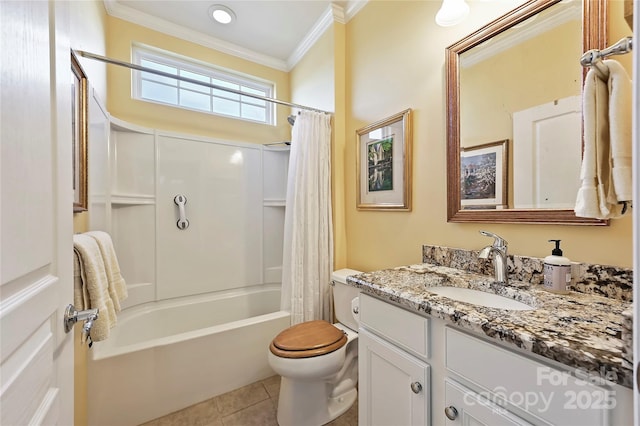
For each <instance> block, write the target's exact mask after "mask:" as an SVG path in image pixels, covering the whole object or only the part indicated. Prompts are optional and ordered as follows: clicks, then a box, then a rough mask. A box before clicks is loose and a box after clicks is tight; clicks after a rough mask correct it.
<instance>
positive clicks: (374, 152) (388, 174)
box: [356, 109, 411, 211]
mask: <svg viewBox="0 0 640 426" xmlns="http://www.w3.org/2000/svg"><path fill="white" fill-rule="evenodd" d="M356 135H357V144H358V153H357V156H356V170H357V181H358V190H357V208H358V210H392V211H410V210H411V109H407V110H404V111H402V112H400V113H398V114H395V115H393V116H391V117H389V118H386V119H384V120H380V121H377V122H375V123H373V124H370V125H368V126H366V127H363V128H362V129H358V130H357V131H356Z"/></svg>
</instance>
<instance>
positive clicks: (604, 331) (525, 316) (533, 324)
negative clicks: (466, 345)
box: [347, 264, 633, 388]
mask: <svg viewBox="0 0 640 426" xmlns="http://www.w3.org/2000/svg"><path fill="white" fill-rule="evenodd" d="M347 282H348V283H349V284H350V285H353V286H355V287H358V288H360V289H362V291H363V292H364V293H367V294H371V295H375V296H378V297H379V298H381V299H384V300H387V301H390V302H395V303H397V304H399V305H401V306H403V307H405V308H407V309H409V310H411V311H414V312H417V313H424V314H428V315H431V316H433V317H436V318H441V319H443V320H445V321H446V322H448V323H450V324H453V325H456V326H458V327H460V328H463V329H467V330H471V331H474V332H477V333H480V334H482V335H485V336H487V337H489V338H491V339H495V340H499V341H501V342H504V343H506V344H507V345H510V346H514V347H517V348H519V349H520V350H523V351H528V352H532V353H535V354H538V355H541V356H543V357H545V358H549V359H552V360H555V361H558V362H560V363H562V364H564V365H567V366H569V367H571V368H575V369H579V370H580V372H581V373H584V372H589V373H590V374H593V375H595V376H596V377H600V378H604V379H607V380H609V381H611V382H614V383H618V384H620V385H622V386H625V387H628V388H633V369H632V368H628V366H626V365H625V363H624V362H623V340H622V336H621V334H622V330H623V323H624V316H623V312H624V311H625V310H628V309H629V308H630V307H631V303H630V302H625V301H621V300H618V299H613V298H608V297H602V296H596V295H592V294H585V293H579V292H575V291H572V292H570V293H569V294H567V295H557V294H553V293H549V292H547V291H545V290H544V289H543V288H542V286H540V285H537V284H529V283H525V282H518V281H512V282H509V284H508V285H506V286H505V285H502V284H497V283H495V281H494V280H493V277H490V276H486V275H479V274H476V273H472V272H467V271H463V270H460V269H454V268H449V267H445V266H436V265H431V264H418V265H409V266H401V267H397V268H393V269H385V270H380V271H374V272H368V273H363V274H359V275H354V276H349V277H348V278H347ZM435 286H452V287H462V288H472V289H477V290H483V291H487V292H490V293H495V294H499V295H502V296H506V297H510V298H512V299H515V300H517V301H520V302H523V303H525V304H527V305H529V306H532V307H534V308H535V309H533V310H524V311H516V310H504V309H496V308H487V307H483V306H478V305H474V304H470V303H465V302H459V301H455V300H452V299H449V298H447V297H444V296H439V295H436V294H434V293H430V292H429V287H435Z"/></svg>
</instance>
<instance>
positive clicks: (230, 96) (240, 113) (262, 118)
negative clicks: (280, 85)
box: [133, 47, 274, 124]
mask: <svg viewBox="0 0 640 426" xmlns="http://www.w3.org/2000/svg"><path fill="white" fill-rule="evenodd" d="M133 60H134V62H135V63H136V64H137V65H140V66H143V67H145V68H150V69H154V70H158V71H162V72H165V73H169V74H173V75H179V76H181V77H185V78H188V79H190V80H195V81H201V82H203V83H206V84H210V85H214V86H219V87H225V88H229V89H233V90H236V91H238V92H240V93H232V92H227V91H225V90H221V89H214V88H211V87H207V86H202V85H199V84H195V83H191V82H186V81H181V80H177V79H175V78H170V77H164V76H160V75H157V74H152V73H150V72H144V71H135V72H134V79H133V81H134V84H133V97H134V99H140V100H144V101H149V102H157V103H161V104H165V105H173V106H176V107H179V108H185V109H190V110H194V111H201V112H208V113H211V114H218V115H224V116H227V117H235V118H239V119H243V120H249V121H255V122H259V123H266V124H274V119H273V116H274V114H273V104H272V103H271V102H267V101H264V100H260V99H256V98H253V97H250V96H245V95H242V93H246V94H251V95H258V96H262V97H267V98H271V97H273V84H272V83H267V82H264V81H262V80H259V79H257V78H253V79H252V78H251V77H247V76H245V75H240V74H235V73H233V72H231V71H221V70H219V69H216V68H213V67H208V66H206V65H202V64H200V63H197V62H196V61H195V60H194V61H189V60H188V59H184V58H181V57H180V58H178V57H176V56H171V54H169V53H159V52H157V51H152V50H147V49H144V48H140V47H134V49H133Z"/></svg>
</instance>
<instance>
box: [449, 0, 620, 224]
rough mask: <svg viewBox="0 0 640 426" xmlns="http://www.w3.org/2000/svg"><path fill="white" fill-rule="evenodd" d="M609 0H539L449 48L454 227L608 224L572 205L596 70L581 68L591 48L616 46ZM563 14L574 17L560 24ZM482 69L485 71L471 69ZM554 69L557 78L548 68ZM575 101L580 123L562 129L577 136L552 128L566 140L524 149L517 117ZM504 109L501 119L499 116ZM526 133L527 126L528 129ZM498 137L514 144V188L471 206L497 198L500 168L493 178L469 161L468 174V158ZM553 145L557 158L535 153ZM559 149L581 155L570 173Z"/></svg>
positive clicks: (510, 165)
mask: <svg viewBox="0 0 640 426" xmlns="http://www.w3.org/2000/svg"><path fill="white" fill-rule="evenodd" d="M606 2H607V0H573V1H566V0H565V1H561V0H530V1H528V2H526V3H524V4H523V5H521V6H519V7H517V8H516V9H514V10H512V11H511V12H508V13H507V14H505V15H503V16H501V17H500V18H498V19H496V20H494V21H493V22H490V23H489V24H487V25H486V26H484V27H482V28H480V29H479V30H477V31H476V32H474V33H472V34H470V35H469V36H467V37H465V38H464V39H462V40H460V41H458V42H457V43H455V44H453V45H451V46H449V47H448V48H447V49H446V80H447V85H446V90H447V92H446V95H447V221H448V222H474V223H541V224H577V225H607V224H608V221H606V220H599V219H589V218H581V217H577V216H576V215H575V214H574V212H573V205H572V203H574V202H575V195H576V194H577V189H578V187H579V183H580V180H579V170H580V163H581V153H582V125H581V124H582V118H581V117H582V115H581V94H582V85H583V80H584V75H585V74H586V70H584V69H582V67H581V65H580V57H581V55H582V53H583V52H585V51H587V50H589V49H603V48H605V47H606V43H607V3H606ZM576 14H577V15H576ZM560 16H564V17H565V18H562V19H560V18H559V17H560ZM563 19H564V21H563ZM564 27H567V28H570V27H573V28H574V29H573V30H571V29H566V28H564ZM551 31H574V33H575V34H573V33H572V35H571V36H564V35H562V34H564V33H557V32H556V33H553V32H551ZM568 39H571V40H573V42H572V43H573V44H572V45H567V46H563V45H562V43H563V42H564V41H566V40H568ZM533 43H537V44H538V46H535V45H534V44H533ZM536 49H537V50H536ZM554 54H557V55H562V58H563V59H562V60H561V61H557V62H556V61H555V60H554ZM557 55H556V56H557ZM567 56H568V57H567ZM505 61H507V62H505ZM567 61H568V62H567ZM559 62H563V63H567V64H568V65H565V66H564V68H562V69H568V70H569V71H568V74H569V75H567V76H562V75H561V73H560V71H559V69H560V67H561V66H560V64H559ZM514 64H515V65H514ZM482 66H485V67H487V68H485V69H484V72H482V71H481V70H482V68H481V67H482ZM473 69H475V71H471V70H473ZM545 69H549V72H548V73H547V72H542V71H543V70H545ZM528 73H529V74H528ZM474 76H477V77H478V81H480V82H482V84H478V85H476V86H482V87H476V86H473V82H474ZM492 80H493V85H492ZM534 80H535V81H534ZM508 82H510V83H508ZM551 83H552V84H551ZM547 86H555V87H559V89H558V90H560V93H554V92H552V91H551V89H550V88H548V87H547ZM571 91H573V92H571ZM529 94H530V95H531V99H529V98H528V96H529ZM525 95H526V96H525ZM507 98H508V99H507ZM567 103H569V104H571V105H573V112H572V114H569V115H571V117H573V118H569V119H568V120H569V122H571V123H572V124H573V125H572V126H569V125H568V124H567V123H569V122H567V123H565V124H562V126H563V127H562V128H561V130H562V133H563V134H564V131H565V130H566V129H571V133H572V135H571V137H569V136H562V137H558V136H557V135H558V134H559V132H557V131H550V132H549V133H553V134H554V135H556V139H558V141H553V142H550V143H548V144H547V146H546V147H545V146H542V147H540V146H533V148H532V147H531V146H530V145H531V144H529V145H527V144H526V143H524V144H522V143H521V144H520V145H516V144H518V142H520V141H521V140H522V139H523V138H522V137H521V135H522V134H521V131H519V130H517V129H516V130H514V126H515V125H516V124H514V121H516V120H514V117H516V118H518V120H521V119H520V117H525V118H524V119H525V120H526V119H527V117H530V114H529V113H528V112H527V111H529V112H530V111H537V110H538V108H539V107H540V108H542V106H544V105H550V106H551V107H553V106H557V105H566V104H567ZM576 104H577V106H576ZM571 108H572V107H569V109H571ZM576 108H577V109H576ZM495 111H498V112H499V114H500V115H501V117H497V114H494V112H495ZM489 114H494V115H496V116H495V117H494V116H490V115H489ZM571 120H572V121H571ZM519 123H520V122H519ZM524 128H525V129H526V128H527V125H526V123H525V126H524ZM560 139H563V140H564V139H567V140H569V139H571V141H572V142H571V143H572V145H571V146H572V147H571V148H570V149H564V148H558V145H554V144H558V143H560V142H559V140H560ZM496 140H509V142H507V143H508V144H509V149H508V150H506V152H509V158H508V161H507V164H508V170H509V171H508V173H507V175H508V178H507V177H505V178H504V182H505V185H507V188H508V190H507V195H506V200H507V202H506V203H502V204H498V203H496V202H494V203H488V205H485V206H483V205H481V204H480V205H478V204H477V203H468V202H465V203H464V205H463V202H462V201H463V199H464V200H468V199H472V198H480V199H491V196H490V195H491V193H490V191H491V187H490V184H487V183H486V182H490V181H491V179H493V185H494V187H493V190H494V192H495V190H496V189H495V186H496V177H495V176H493V177H492V176H491V175H490V172H491V170H489V171H488V173H489V176H488V177H485V178H483V177H482V176H479V175H478V174H477V173H476V171H477V169H476V168H474V166H473V165H472V166H469V165H468V163H467V162H468V161H470V160H465V161H466V163H465V167H464V168H463V167H462V166H461V152H463V151H465V150H467V151H468V150H469V149H471V148H473V147H474V146H481V145H483V144H485V143H487V142H491V141H496ZM563 143H564V142H563ZM534 145H535V144H534ZM549 148H553V149H557V150H556V151H555V152H553V153H552V155H551V156H550V157H549V158H548V159H541V158H537V157H536V156H535V155H533V153H535V152H542V151H543V150H545V149H546V150H547V151H548V150H549ZM559 152H562V153H563V155H564V156H565V157H567V156H569V155H571V158H572V160H571V165H570V167H569V166H568V165H569V163H568V161H567V159H566V158H564V157H562V156H558V155H557V153H559ZM546 155H547V156H549V154H546ZM573 157H575V162H574V161H573ZM528 163H532V164H533V165H532V164H528ZM546 163H550V165H549V166H547V167H550V169H551V171H545V170H541V169H536V170H533V171H532V170H531V168H532V167H533V168H535V167H538V165H540V164H546ZM565 166H567V167H566V170H565ZM482 167H484V166H482ZM494 168H495V167H494ZM560 168H561V169H562V170H564V171H563V173H565V176H567V179H564V177H563V176H562V175H560V177H549V176H548V175H550V174H553V173H555V172H556V171H557V170H558V169H560ZM575 170H577V173H578V175H575ZM483 171H485V169H483ZM463 172H464V173H465V175H463V174H462V173H463ZM523 176H524V177H523ZM568 176H571V177H568ZM465 179H466V180H465ZM483 179H484V184H482V185H481V184H480V182H481V181H482V180H483ZM573 179H575V192H573V188H572V187H569V188H564V187H562V185H563V183H564V182H569V184H568V185H569V186H570V185H574V182H573ZM465 185H467V186H465ZM514 186H517V188H514ZM463 188H465V189H464V193H463V190H462V189H463ZM487 188H488V189H487ZM521 188H526V190H521ZM532 188H533V189H532ZM545 188H546V189H545ZM553 188H562V189H563V191H562V192H563V193H564V195H562V196H561V195H558V194H555V193H552V190H553ZM483 191H485V193H482V192H483ZM545 191H546V192H545ZM487 194H490V195H489V196H488V195H487ZM532 194H533V195H532ZM571 197H573V198H572V199H571Z"/></svg>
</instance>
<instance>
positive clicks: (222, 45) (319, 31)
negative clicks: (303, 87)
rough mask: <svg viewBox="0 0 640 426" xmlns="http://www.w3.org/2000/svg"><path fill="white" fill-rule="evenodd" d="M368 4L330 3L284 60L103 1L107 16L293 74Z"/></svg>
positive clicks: (363, 1)
mask: <svg viewBox="0 0 640 426" xmlns="http://www.w3.org/2000/svg"><path fill="white" fill-rule="evenodd" d="M368 1H369V0H349V1H348V2H347V4H346V9H345V8H342V7H340V6H338V5H337V4H333V3H332V4H330V5H329V6H328V7H327V10H326V11H325V12H324V13H323V14H322V16H321V17H320V18H319V19H318V21H316V23H315V24H314V26H313V27H312V28H311V30H309V32H308V33H307V35H305V37H304V38H303V39H302V41H301V42H300V44H298V46H297V47H296V48H295V49H294V51H293V53H292V54H291V56H289V58H288V59H287V60H286V61H284V60H281V59H278V58H274V57H272V56H268V55H264V54H262V53H259V52H256V51H253V50H250V49H247V48H244V47H241V46H238V45H236V44H233V43H229V42H227V41H224V40H221V39H219V38H216V37H211V36H208V35H206V34H203V33H201V32H199V31H195V30H192V29H190V28H186V27H183V26H181V25H176V24H174V23H172V22H169V21H166V20H164V19H160V18H156V17H154V16H151V15H148V14H146V13H143V12H140V11H138V10H136V9H133V8H131V7H128V6H125V5H123V4H120V3H118V2H117V1H116V0H103V2H104V6H105V9H106V11H107V13H108V14H109V15H110V16H113V17H114V18H119V19H122V20H125V21H128V22H132V23H134V24H136V25H140V26H143V27H146V28H149V29H152V30H154V31H158V32H161V33H164V34H168V35H170V36H173V37H178V38H180V39H183V40H186V41H189V42H192V43H196V44H199V45H201V46H204V47H207V48H210V49H214V50H217V51H220V52H223V53H226V54H228V55H232V56H236V57H239V58H242V59H246V60H248V61H251V62H255V63H257V64H261V65H265V66H268V67H270V68H275V69H277V70H280V71H285V72H289V71H291V70H292V69H293V67H295V66H296V64H297V63H298V62H299V61H300V60H301V59H302V58H303V57H304V55H305V54H306V53H307V52H308V51H309V49H311V47H313V45H314V44H315V43H316V42H317V41H318V39H320V37H321V36H322V35H323V34H324V33H325V31H326V30H327V29H329V28H330V27H331V25H332V24H333V23H334V22H338V23H341V24H346V23H347V22H349V20H351V19H352V18H353V17H354V16H355V15H356V14H357V13H358V12H359V11H360V10H361V9H362V8H363V7H364V6H365V5H366V4H367V2H368ZM345 10H346V13H345Z"/></svg>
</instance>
